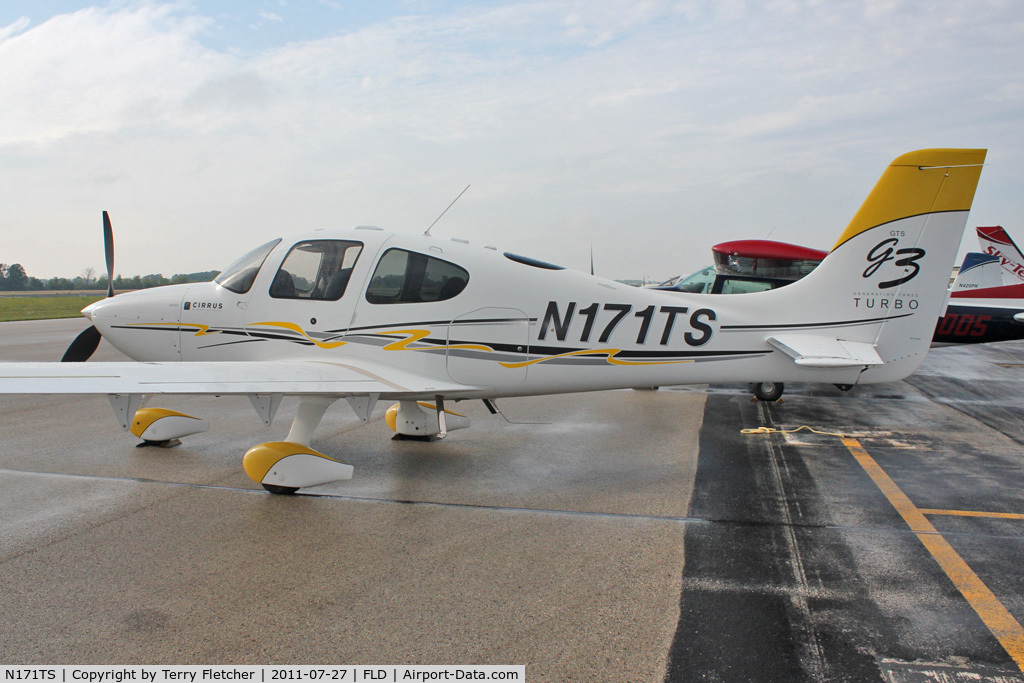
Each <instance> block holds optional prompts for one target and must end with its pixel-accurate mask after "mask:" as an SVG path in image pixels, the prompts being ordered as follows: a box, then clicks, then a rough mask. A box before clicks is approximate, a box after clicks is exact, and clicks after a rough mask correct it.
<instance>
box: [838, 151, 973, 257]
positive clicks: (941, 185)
mask: <svg viewBox="0 0 1024 683" xmlns="http://www.w3.org/2000/svg"><path fill="white" fill-rule="evenodd" d="M985 153H986V150H984V149H922V150H918V151H916V152H908V153H907V154H904V155H903V156H901V157H899V158H897V159H896V160H895V161H893V162H892V163H891V164H889V167H888V168H887V169H886V170H885V172H884V173H883V174H882V177H881V178H879V179H878V182H877V183H876V184H875V187H874V189H873V190H871V194H870V195H868V198H867V199H866V200H864V203H863V204H862V205H861V207H860V209H859V210H858V211H857V213H856V214H855V215H854V217H853V220H851V221H850V224H849V225H848V226H847V228H846V231H845V232H843V234H842V236H841V237H840V238H839V241H838V242H836V244H835V246H834V247H832V249H833V250H835V249H836V248H837V247H839V245H841V244H843V243H845V242H847V241H848V240H850V239H852V238H854V237H856V236H857V235H859V234H860V233H862V232H864V231H865V230H870V229H871V228H874V227H877V226H879V225H884V224H885V223H891V222H892V221H896V220H900V219H901V218H909V217H911V216H920V215H922V214H927V213H938V212H943V211H969V210H970V208H971V202H973V201H974V191H975V189H976V188H977V187H978V178H979V177H980V176H981V167H982V164H984V163H985Z"/></svg>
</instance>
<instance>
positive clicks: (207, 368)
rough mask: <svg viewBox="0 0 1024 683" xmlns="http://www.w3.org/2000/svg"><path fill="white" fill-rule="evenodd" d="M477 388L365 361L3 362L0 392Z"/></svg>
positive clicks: (405, 393) (397, 392)
mask: <svg viewBox="0 0 1024 683" xmlns="http://www.w3.org/2000/svg"><path fill="white" fill-rule="evenodd" d="M476 388H477V387H472V386H468V385H465V384H457V383H455V382H450V381H448V382H445V381H439V380H437V379H434V378H431V377H424V376H422V375H417V374H414V373H410V372H407V371H404V370H398V369H396V368H392V367H386V366H377V365H376V364H369V363H366V362H365V361H361V360H348V361H346V362H331V361H269V362H246V361H236V362H189V363H173V362H171V363H137V362H119V363H0V394H292V395H294V394H325V395H334V396H346V395H364V394H380V396H381V398H399V397H417V396H433V395H436V394H444V393H451V392H454V391H466V390H470V391H472V390H473V389H476Z"/></svg>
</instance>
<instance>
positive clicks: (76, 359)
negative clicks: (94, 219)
mask: <svg viewBox="0 0 1024 683" xmlns="http://www.w3.org/2000/svg"><path fill="white" fill-rule="evenodd" d="M103 249H104V251H105V252H106V257H107V298H110V297H112V296H114V229H113V228H112V227H111V225H110V216H108V215H107V212H106V211H104V212H103ZM102 338H103V336H102V335H101V334H100V331H99V330H97V329H96V326H95V325H90V326H89V327H87V328H85V330H83V331H82V333H81V334H79V335H78V336H77V337H75V340H74V341H73V342H71V345H70V346H68V349H67V351H65V352H64V357H63V358H61V359H60V360H61V362H62V363H84V362H85V361H87V360H89V357H90V356H92V354H93V353H95V352H96V348H97V347H98V346H99V345H100V339H102Z"/></svg>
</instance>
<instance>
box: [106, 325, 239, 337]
mask: <svg viewBox="0 0 1024 683" xmlns="http://www.w3.org/2000/svg"><path fill="white" fill-rule="evenodd" d="M126 327H198V328H199V330H198V331H197V332H196V334H195V336H197V337H202V336H205V335H207V334H220V330H214V331H213V332H210V326H209V325H201V324H199V323H128V324H127V325H126ZM191 331H192V330H182V332H191Z"/></svg>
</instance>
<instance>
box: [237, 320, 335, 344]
mask: <svg viewBox="0 0 1024 683" xmlns="http://www.w3.org/2000/svg"><path fill="white" fill-rule="evenodd" d="M249 324H250V325H263V326H265V327H280V328H282V329H285V330H291V331H292V332H298V333H299V334H301V335H302V336H303V337H305V338H306V339H308V340H309V341H311V342H313V343H314V344H315V345H316V346H318V347H319V348H321V349H336V348H338V347H339V346H344V345H345V344H347V343H348V342H343V341H333V342H322V341H317V340H316V339H313V338H312V337H310V336H309V335H308V334H306V332H305V330H303V329H302V328H301V327H299V326H298V325H296V324H295V323H285V322H267V323H249Z"/></svg>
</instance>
